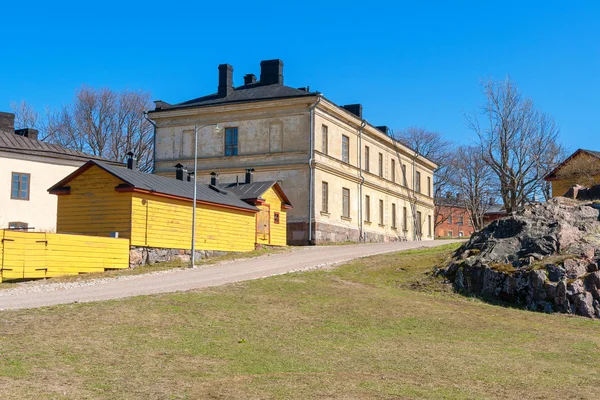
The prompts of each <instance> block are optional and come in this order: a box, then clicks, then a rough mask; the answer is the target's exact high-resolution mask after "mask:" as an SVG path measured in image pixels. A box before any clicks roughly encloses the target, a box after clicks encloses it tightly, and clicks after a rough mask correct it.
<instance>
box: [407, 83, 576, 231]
mask: <svg viewBox="0 0 600 400" xmlns="http://www.w3.org/2000/svg"><path fill="white" fill-rule="evenodd" d="M482 88H483V94H484V96H485V101H484V103H483V105H482V107H481V109H480V110H479V111H476V112H473V113H471V114H468V115H466V121H467V122H466V123H467V128H468V129H469V130H470V131H472V132H473V133H474V136H475V140H474V144H473V145H471V146H457V145H455V144H454V143H452V142H450V141H448V140H445V139H444V138H443V137H442V135H441V134H439V133H437V132H431V131H428V130H426V129H424V128H415V127H412V128H408V129H406V130H402V131H400V132H398V133H397V134H396V135H395V137H396V139H398V140H399V141H400V142H403V143H405V144H406V145H408V146H409V147H411V148H413V149H414V150H415V151H417V152H418V153H419V154H421V155H423V156H424V157H426V158H429V159H431V160H432V161H434V162H436V163H437V164H439V168H438V169H437V170H436V171H435V175H434V195H435V202H436V207H435V211H434V220H435V226H436V227H437V226H439V225H440V224H441V223H442V222H443V221H444V219H445V218H446V217H447V216H441V215H440V210H441V205H443V204H444V203H447V202H446V201H444V200H446V194H447V193H452V198H453V199H454V200H453V201H454V202H455V203H456V202H458V203H459V204H458V205H460V206H462V207H465V208H466V210H467V212H468V214H469V217H470V219H471V222H472V224H473V227H474V228H475V230H479V229H481V228H482V227H483V224H484V222H483V217H484V214H485V213H486V212H487V211H488V210H489V209H490V207H491V206H492V205H493V204H498V203H499V204H502V205H503V207H504V209H505V210H506V212H507V213H511V212H513V211H516V210H519V209H520V208H522V207H523V206H524V205H526V204H527V203H530V202H532V201H535V200H548V199H549V198H550V197H551V192H550V185H549V184H548V182H545V181H544V177H545V176H546V175H547V174H548V173H550V172H551V171H552V169H553V168H554V167H556V166H557V165H558V164H559V163H560V162H561V161H562V160H563V159H564V157H565V149H564V147H563V146H562V144H561V143H560V142H559V137H558V136H559V129H558V127H557V125H556V123H555V122H554V119H553V118H552V117H551V116H550V115H548V114H546V113H544V112H542V111H540V110H538V109H537V108H536V107H535V106H534V103H533V101H532V100H531V99H529V98H526V97H523V95H522V94H521V92H520V91H519V89H518V87H517V85H516V84H515V82H514V81H512V80H511V79H510V78H506V79H505V80H503V81H493V80H489V81H485V82H483V84H482ZM456 195H458V196H456Z"/></svg>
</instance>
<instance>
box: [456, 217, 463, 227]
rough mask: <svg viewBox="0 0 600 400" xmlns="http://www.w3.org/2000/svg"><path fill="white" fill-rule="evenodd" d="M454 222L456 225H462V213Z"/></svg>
mask: <svg viewBox="0 0 600 400" xmlns="http://www.w3.org/2000/svg"><path fill="white" fill-rule="evenodd" d="M456 223H457V224H458V225H462V224H463V216H462V215H461V216H460V217H458V221H456Z"/></svg>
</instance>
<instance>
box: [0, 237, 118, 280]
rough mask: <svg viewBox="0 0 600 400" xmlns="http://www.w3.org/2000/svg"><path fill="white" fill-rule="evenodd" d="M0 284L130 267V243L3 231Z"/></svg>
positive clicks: (94, 238)
mask: <svg viewBox="0 0 600 400" xmlns="http://www.w3.org/2000/svg"><path fill="white" fill-rule="evenodd" d="M0 237H1V238H2V243H1V244H0V257H1V258H0V263H1V267H2V270H1V273H0V282H1V281H2V280H6V279H32V278H49V277H53V276H60V275H77V274H81V273H89V272H103V271H104V270H105V269H121V268H128V267H129V240H127V239H113V238H104V237H92V236H78V235H64V234H57V233H44V232H18V231H9V230H2V231H0Z"/></svg>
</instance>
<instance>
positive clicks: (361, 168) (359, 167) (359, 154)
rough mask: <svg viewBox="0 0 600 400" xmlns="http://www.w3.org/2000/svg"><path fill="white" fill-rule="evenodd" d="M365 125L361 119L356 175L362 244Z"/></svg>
mask: <svg viewBox="0 0 600 400" xmlns="http://www.w3.org/2000/svg"><path fill="white" fill-rule="evenodd" d="M366 125H367V120H366V119H363V120H362V123H361V124H360V129H359V130H358V175H359V176H360V183H359V184H358V224H359V234H358V241H359V242H364V241H365V236H364V232H363V200H362V198H363V195H362V188H363V185H364V184H365V177H364V176H363V166H362V132H363V129H364V128H365V126H366Z"/></svg>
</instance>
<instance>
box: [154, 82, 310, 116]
mask: <svg viewBox="0 0 600 400" xmlns="http://www.w3.org/2000/svg"><path fill="white" fill-rule="evenodd" d="M316 95H317V92H307V91H306V90H301V89H296V88H293V87H290V86H285V85H281V84H279V83H274V84H271V85H263V84H261V83H260V82H258V83H253V84H250V85H244V86H240V87H237V88H234V90H233V91H232V92H231V94H229V95H228V96H226V97H219V96H218V95H217V93H214V94H211V95H208V96H203V97H198V98H196V99H192V100H188V101H184V102H182V103H178V104H170V105H163V106H162V108H160V109H157V110H154V111H150V112H158V111H164V110H170V109H178V108H187V107H202V106H212V105H218V104H225V103H237V102H247V101H258V100H270V99H281V98H291V97H305V96H316ZM163 104H165V103H163Z"/></svg>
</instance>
